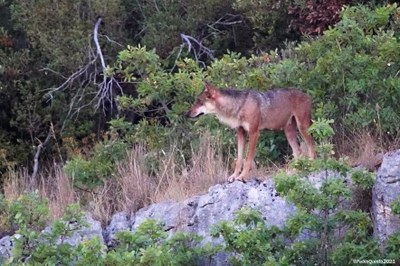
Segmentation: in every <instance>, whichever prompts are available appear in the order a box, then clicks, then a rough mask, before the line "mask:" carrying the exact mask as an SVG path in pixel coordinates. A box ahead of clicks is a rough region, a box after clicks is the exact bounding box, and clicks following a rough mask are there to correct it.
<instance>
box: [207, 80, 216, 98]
mask: <svg viewBox="0 0 400 266" xmlns="http://www.w3.org/2000/svg"><path fill="white" fill-rule="evenodd" d="M217 91H218V88H217V87H215V86H214V85H212V84H211V83H210V82H208V81H204V92H205V93H206V94H207V96H208V97H209V98H214V97H215V95H216V93H217Z"/></svg>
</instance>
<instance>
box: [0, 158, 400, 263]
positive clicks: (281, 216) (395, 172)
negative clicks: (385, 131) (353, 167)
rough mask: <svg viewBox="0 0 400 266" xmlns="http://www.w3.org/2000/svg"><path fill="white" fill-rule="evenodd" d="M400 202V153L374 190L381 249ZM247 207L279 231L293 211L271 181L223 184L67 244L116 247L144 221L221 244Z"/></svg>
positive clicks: (124, 216)
mask: <svg viewBox="0 0 400 266" xmlns="http://www.w3.org/2000/svg"><path fill="white" fill-rule="evenodd" d="M326 174H327V173H326V172H324V173H314V174H312V175H310V176H308V179H309V180H310V181H311V183H312V184H313V185H314V186H315V187H317V188H318V187H320V186H321V184H322V180H324V178H326ZM333 175H335V174H334V173H329V174H328V176H333ZM343 178H344V182H346V183H348V184H349V185H350V186H351V181H350V179H349V177H343ZM399 196H400V150H398V151H395V152H392V153H388V154H386V155H385V156H384V158H383V161H382V165H381V167H380V169H379V171H378V172H377V180H376V184H375V185H374V188H373V203H372V211H373V217H374V234H375V236H376V237H377V238H378V239H379V241H380V242H381V244H382V245H383V244H384V243H385V241H386V239H387V238H388V236H389V235H390V234H392V233H394V232H396V231H398V230H400V219H399V218H398V217H397V216H394V215H393V214H392V212H391V208H390V204H391V202H393V200H395V199H397V198H398V197H399ZM245 206H248V207H251V208H254V209H257V210H259V211H260V212H261V214H262V217H263V218H264V220H265V222H266V224H268V225H275V226H278V227H283V226H284V224H285V222H286V221H287V219H288V218H289V217H290V216H291V215H293V214H294V213H295V211H296V208H295V207H294V206H293V205H292V204H290V203H288V202H286V201H285V200H284V199H283V198H281V197H280V196H279V195H278V193H277V192H276V190H275V185H274V182H273V181H272V179H271V178H266V180H265V181H263V182H258V181H255V180H252V181H250V182H247V183H242V182H233V183H224V184H218V185H215V186H213V187H211V188H210V189H209V191H208V193H205V194H203V195H197V196H194V197H192V198H189V199H187V200H185V201H181V202H175V201H170V202H162V203H157V204H153V205H150V206H148V207H146V208H143V209H141V210H139V211H137V212H136V213H134V214H132V215H131V214H129V213H126V212H121V213H117V214H115V215H114V216H113V217H112V220H111V222H110V224H109V225H108V226H107V227H106V228H105V229H104V230H103V229H102V228H101V226H100V222H97V221H95V220H93V219H92V217H91V216H90V215H88V216H87V217H86V221H87V222H88V224H89V227H88V228H84V229H82V230H79V231H77V232H75V233H74V235H73V236H72V237H71V238H70V239H68V240H67V241H68V243H70V244H72V245H76V244H77V243H79V242H80V241H82V240H84V239H87V238H91V237H94V236H98V237H99V238H100V239H102V240H104V243H105V244H106V245H107V246H109V247H111V246H113V245H114V241H115V235H116V233H117V232H119V231H123V230H130V231H134V230H136V228H137V227H138V226H139V225H140V224H141V223H143V222H144V221H145V220H147V219H155V220H158V221H160V222H161V223H162V224H163V227H164V230H165V231H166V232H168V233H169V234H171V235H172V234H173V233H175V232H177V231H184V232H193V233H195V234H197V235H200V236H203V237H204V240H203V241H204V242H212V243H220V241H221V240H220V239H213V238H212V237H211V236H210V230H211V228H212V226H213V225H215V224H217V223H218V222H220V221H231V220H233V218H234V217H235V213H236V212H237V211H238V210H239V209H241V208H242V207H245ZM12 239H13V237H10V236H6V237H4V238H2V239H0V262H1V258H2V257H9V256H10V255H11V249H12ZM226 261H227V256H224V254H219V255H218V256H217V257H216V258H215V261H213V265H226V264H227V262H226Z"/></svg>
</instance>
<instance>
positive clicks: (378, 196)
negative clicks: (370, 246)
mask: <svg viewBox="0 0 400 266" xmlns="http://www.w3.org/2000/svg"><path fill="white" fill-rule="evenodd" d="M399 197H400V150H397V151H394V152H391V153H387V154H385V156H384V157H383V161H382V165H381V167H380V169H379V170H378V173H377V178H376V182H375V185H374V187H373V190H372V216H373V221H374V235H375V237H376V238H377V239H378V240H379V242H380V244H381V246H382V247H383V246H384V245H385V242H386V240H387V238H388V237H389V236H390V235H391V234H393V233H395V232H396V231H399V230H400V218H399V217H398V216H396V215H394V214H393V213H392V209H391V207H390V204H391V203H392V202H393V201H394V200H396V199H397V198H399Z"/></svg>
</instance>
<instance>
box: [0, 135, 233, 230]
mask: <svg viewBox="0 0 400 266" xmlns="http://www.w3.org/2000/svg"><path fill="white" fill-rule="evenodd" d="M221 151H222V149H221V143H220V142H219V141H217V140H214V139H213V138H212V137H211V136H210V135H207V134H206V135H204V137H203V138H202V139H201V140H200V145H199V148H197V149H194V148H193V150H192V154H191V156H190V157H191V159H190V161H186V159H185V156H184V155H183V154H182V153H181V151H180V150H179V149H178V148H176V147H171V149H170V151H169V152H163V151H160V152H158V153H157V154H156V156H154V155H155V153H154V152H152V153H148V152H147V151H146V149H145V147H144V146H143V145H136V146H134V147H133V148H132V149H131V150H130V151H128V153H127V157H126V160H124V161H123V162H121V163H119V164H118V165H117V168H116V172H115V174H114V175H113V176H112V177H111V178H109V179H107V180H104V185H103V186H101V187H99V188H97V189H95V190H91V191H89V190H83V189H77V188H74V186H73V183H72V180H71V178H69V177H68V176H67V175H66V174H65V172H64V169H63V167H62V166H60V165H55V166H54V167H53V169H51V171H50V172H41V173H40V174H39V175H38V177H37V178H36V180H30V175H29V173H28V171H27V170H26V169H23V170H21V171H10V172H9V176H8V178H6V180H5V182H4V187H3V191H4V196H5V198H6V199H8V200H10V201H13V200H15V199H17V198H18V197H19V196H20V195H22V194H24V193H27V192H34V191H37V192H38V193H39V195H40V196H41V197H42V198H47V199H48V200H49V208H50V215H51V219H52V220H54V219H57V218H59V217H61V216H62V215H63V213H64V212H65V209H66V207H67V206H68V205H69V204H71V203H74V202H79V203H80V204H81V206H83V208H85V209H87V210H88V211H90V212H91V213H92V214H93V215H94V217H95V218H96V219H99V220H101V221H102V222H103V224H105V223H107V222H108V221H109V219H110V218H111V216H112V215H113V214H114V213H115V212H118V211H128V212H135V211H136V210H138V209H140V208H142V207H145V206H147V205H149V204H151V203H155V202H160V201H164V200H183V199H185V198H188V197H190V196H193V195H195V194H198V193H202V192H205V191H207V190H208V189H209V187H210V186H212V185H215V184H217V183H222V182H225V180H226V178H227V175H228V169H229V168H230V167H229V164H228V162H227V161H226V160H224V159H223V156H222V153H221ZM149 160H153V161H154V160H156V161H157V164H158V167H156V168H154V166H149V163H148V161H149ZM151 167H153V169H152V172H153V174H151V175H150V174H149V173H150V172H151V171H150V169H149V168H151Z"/></svg>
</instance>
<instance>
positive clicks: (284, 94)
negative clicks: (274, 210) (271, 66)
mask: <svg viewBox="0 0 400 266" xmlns="http://www.w3.org/2000/svg"><path fill="white" fill-rule="evenodd" d="M311 109H312V100H311V97H310V96H309V95H308V94H306V93H304V92H302V91H300V90H299V89H296V88H284V89H273V90H268V91H265V92H259V91H256V90H251V89H248V90H236V89H220V88H217V87H216V86H214V85H213V84H211V83H210V82H207V81H206V82H204V89H203V91H202V92H201V93H200V94H199V95H198V96H197V99H196V101H195V103H194V104H193V105H192V107H191V108H190V109H189V111H188V112H187V113H186V116H187V117H190V118H197V117H199V116H200V115H202V114H214V115H215V116H216V117H217V118H218V120H219V121H220V122H221V123H223V124H225V125H227V126H229V127H231V128H233V129H236V139H237V160H236V164H235V170H234V172H233V174H232V175H231V176H230V177H229V178H228V181H229V182H233V181H235V180H239V181H242V182H245V181H246V180H247V179H248V177H249V174H250V170H251V167H252V164H253V159H254V155H255V151H256V144H257V139H258V137H259V135H260V130H261V129H268V130H281V131H282V130H283V131H284V132H285V135H286V138H287V140H288V142H289V145H290V147H291V148H292V151H293V157H294V158H297V157H299V156H300V155H301V150H300V146H299V143H298V142H297V130H298V131H299V132H300V134H301V136H302V137H303V139H304V141H305V143H306V145H307V150H308V156H309V158H310V159H311V160H313V159H314V158H315V147H314V140H313V138H312V137H311V136H310V134H309V133H308V129H309V127H310V125H311ZM246 133H247V135H248V137H249V147H248V156H247V160H246V161H245V162H244V165H243V160H244V159H243V152H244V146H245V141H246V139H245V138H246ZM242 167H243V170H242ZM241 170H242V171H241Z"/></svg>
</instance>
